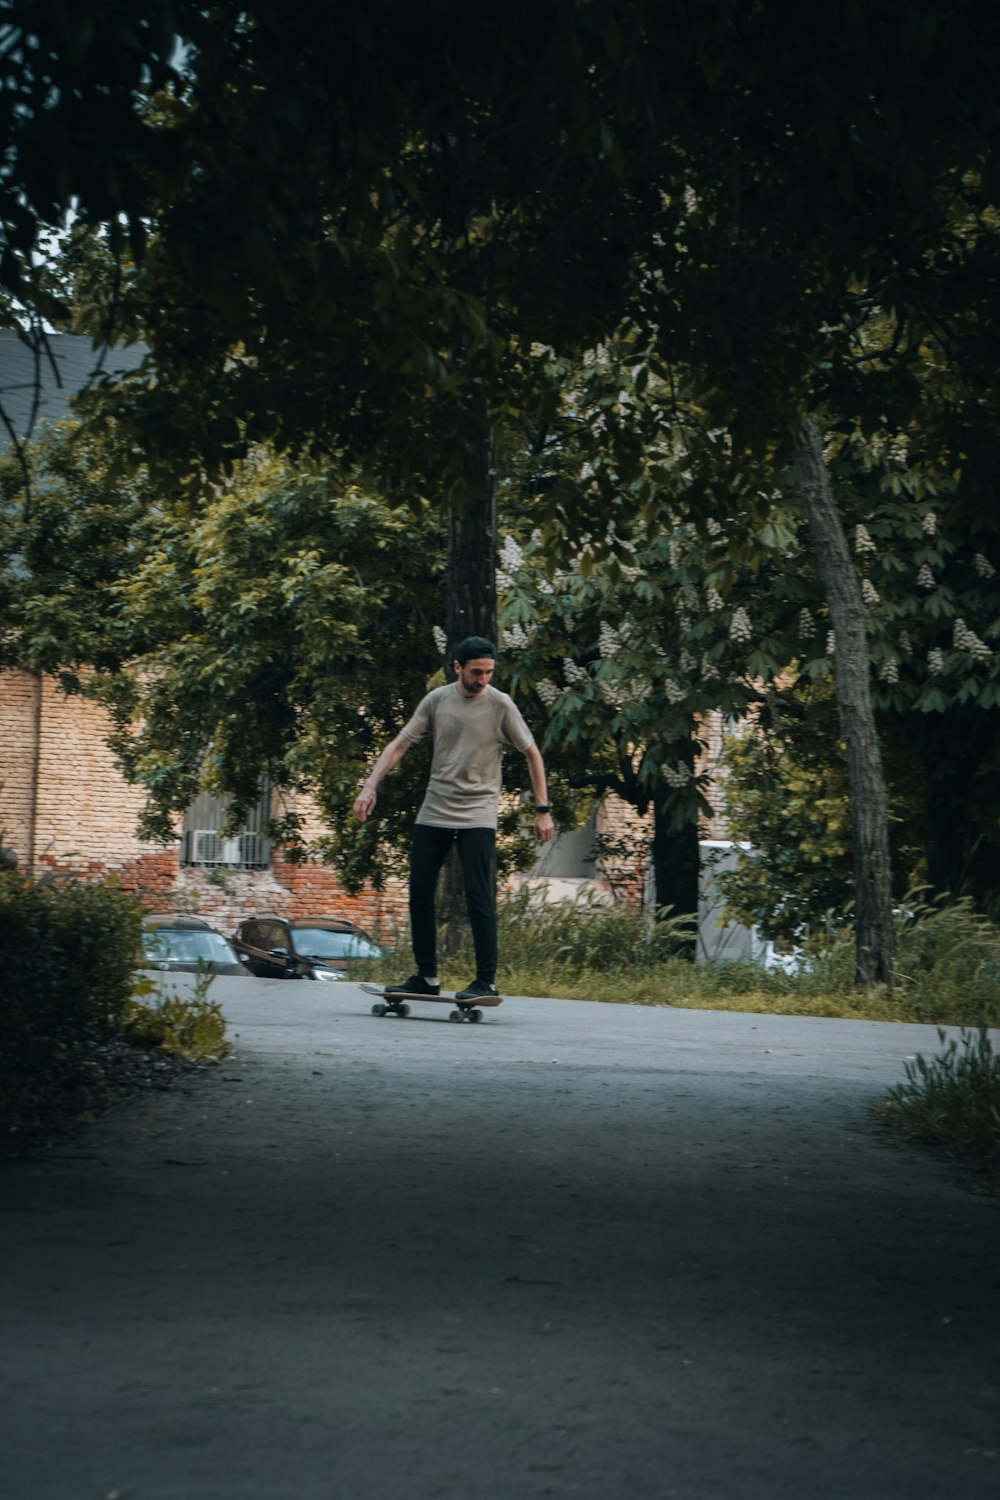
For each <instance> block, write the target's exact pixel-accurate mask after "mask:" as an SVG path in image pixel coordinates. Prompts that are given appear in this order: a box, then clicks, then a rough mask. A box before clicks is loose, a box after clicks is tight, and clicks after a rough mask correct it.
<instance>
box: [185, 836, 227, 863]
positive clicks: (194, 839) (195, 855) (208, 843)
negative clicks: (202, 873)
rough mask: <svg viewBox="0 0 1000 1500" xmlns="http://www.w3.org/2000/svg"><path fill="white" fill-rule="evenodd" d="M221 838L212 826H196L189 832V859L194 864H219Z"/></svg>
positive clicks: (221, 861)
mask: <svg viewBox="0 0 1000 1500" xmlns="http://www.w3.org/2000/svg"><path fill="white" fill-rule="evenodd" d="M222 848H223V840H222V839H221V838H220V837H219V835H218V833H217V831H216V830H215V829H214V828H196V829H195V830H194V832H193V833H192V834H191V859H192V861H193V862H194V864H196V865H221V864H222V863H224V860H223V853H222Z"/></svg>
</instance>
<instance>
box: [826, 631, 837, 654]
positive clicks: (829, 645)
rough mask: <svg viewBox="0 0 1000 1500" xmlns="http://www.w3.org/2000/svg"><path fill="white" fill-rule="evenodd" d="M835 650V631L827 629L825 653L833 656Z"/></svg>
mask: <svg viewBox="0 0 1000 1500" xmlns="http://www.w3.org/2000/svg"><path fill="white" fill-rule="evenodd" d="M836 650H837V632H836V631H835V630H828V631H827V632H826V654H827V656H834V655H835V654H836Z"/></svg>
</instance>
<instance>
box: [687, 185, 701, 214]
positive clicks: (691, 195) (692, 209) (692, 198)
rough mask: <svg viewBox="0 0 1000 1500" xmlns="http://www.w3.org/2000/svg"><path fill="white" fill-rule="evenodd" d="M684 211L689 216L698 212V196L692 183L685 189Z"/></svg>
mask: <svg viewBox="0 0 1000 1500" xmlns="http://www.w3.org/2000/svg"><path fill="white" fill-rule="evenodd" d="M684 209H685V212H686V213H688V214H693V213H697V212H698V194H697V193H696V192H695V190H694V188H693V187H692V186H691V184H690V183H688V184H687V186H686V187H685V189H684Z"/></svg>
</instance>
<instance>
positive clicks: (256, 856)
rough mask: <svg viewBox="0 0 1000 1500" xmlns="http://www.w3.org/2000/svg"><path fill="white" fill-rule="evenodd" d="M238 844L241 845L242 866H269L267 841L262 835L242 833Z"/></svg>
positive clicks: (240, 859) (240, 861) (240, 858)
mask: <svg viewBox="0 0 1000 1500" xmlns="http://www.w3.org/2000/svg"><path fill="white" fill-rule="evenodd" d="M236 842H237V843H238V844H239V855H240V857H239V863H240V864H241V865H266V864H267V848H266V840H265V838H264V835H263V834H262V833H241V834H240V836H239V838H238V839H237V841H236Z"/></svg>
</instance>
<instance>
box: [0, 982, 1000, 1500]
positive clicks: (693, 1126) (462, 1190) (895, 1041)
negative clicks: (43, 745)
mask: <svg viewBox="0 0 1000 1500" xmlns="http://www.w3.org/2000/svg"><path fill="white" fill-rule="evenodd" d="M215 993H216V994H219V995H221V997H222V998H223V1000H224V1003H225V1005H226V1008H227V1010H228V1012H229V1014H230V1016H231V1018H232V1022H233V1030H234V1032H235V1034H236V1045H237V1052H236V1055H235V1057H234V1058H233V1059H231V1060H230V1061H228V1062H227V1063H226V1064H225V1065H224V1066H223V1067H222V1068H221V1069H220V1070H219V1071H218V1072H216V1073H214V1074H213V1075H212V1076H210V1077H209V1078H207V1079H197V1080H195V1081H194V1082H193V1083H192V1084H191V1085H190V1086H189V1087H187V1088H186V1089H185V1090H184V1091H183V1092H174V1093H170V1094H163V1095H156V1096H153V1097H151V1098H149V1099H147V1100H143V1101H142V1102H141V1103H139V1104H138V1105H135V1106H133V1107H130V1108H129V1109H128V1110H126V1111H124V1112H122V1113H120V1114H118V1115H116V1116H115V1117H113V1118H110V1119H107V1120H104V1121H102V1122H100V1123H98V1124H97V1125H96V1126H94V1127H92V1128H91V1129H90V1130H89V1131H88V1132H87V1134H86V1135H85V1136H84V1137H81V1138H79V1139H78V1140H77V1141H75V1142H74V1143H72V1144H71V1145H67V1146H64V1147H61V1148H59V1149H57V1150H55V1151H54V1152H52V1153H50V1154H49V1155H47V1156H46V1157H45V1158H44V1159H39V1160H35V1161H23V1162H19V1163H15V1164H13V1165H8V1166H7V1167H5V1168H3V1169H2V1172H0V1186H2V1188H3V1206H2V1212H0V1266H2V1274H3V1283H4V1286H5V1288H6V1291H5V1294H4V1297H3V1302H2V1308H0V1321H2V1325H3V1326H2V1327H0V1348H2V1354H0V1360H2V1366H3V1383H2V1388H0V1428H3V1429H6V1430H5V1431H4V1432H3V1433H2V1435H0V1452H2V1460H0V1469H2V1473H3V1480H4V1491H5V1494H7V1495H9V1496H10V1497H11V1500H106V1497H109V1496H114V1497H121V1500H376V1497H378V1500H438V1497H441V1500H472V1497H474V1500H520V1497H536V1496H537V1497H544V1496H555V1497H569V1496H574V1497H586V1500H618V1497H635V1500H667V1497H678V1500H730V1497H732V1500H750V1497H753V1500H757V1497H759V1500H781V1497H786V1496H787V1497H789V1500H792V1497H794V1500H827V1497H829V1500H843V1497H844V1496H847V1495H850V1496H852V1497H854V1500H869V1497H871V1500H875V1497H876V1496H877V1497H879V1500H886V1497H889V1500H897V1497H898V1500H965V1497H969V1500H971V1497H977V1500H978V1497H980V1496H981V1497H986V1496H989V1497H990V1500H995V1496H996V1495H997V1493H998V1492H1000V1402H998V1395H1000V1363H998V1350H1000V1337H998V1335H1000V1317H998V1312H1000V1258H998V1256H997V1231H998V1225H1000V1205H998V1203H997V1202H996V1201H995V1200H990V1199H985V1198H981V1197H976V1196H974V1195H972V1194H970V1193H969V1192H967V1191H966V1190H964V1189H963V1187H962V1186H961V1185H960V1184H959V1182H958V1181H957V1179H956V1177H955V1174H954V1173H953V1171H952V1169H951V1167H950V1166H949V1164H948V1163H946V1162H939V1161H935V1160H928V1159H927V1158H926V1157H924V1156H923V1155H921V1154H918V1153H917V1152H915V1151H913V1150H911V1149H910V1148H909V1147H898V1146H895V1145H893V1144H891V1143H890V1142H889V1141H888V1140H887V1138H886V1137H885V1136H884V1135H882V1134H881V1133H880V1131H879V1130H878V1129H877V1127H875V1126H873V1125H872V1124H871V1123H870V1120H869V1116H868V1113H867V1105H868V1103H869V1101H870V1100H871V1099H872V1098H873V1097H876V1096H878V1095H879V1094H881V1093H882V1091H883V1090H884V1088H885V1087H886V1086H887V1085H888V1084H889V1083H891V1082H893V1081H895V1080H897V1079H899V1078H900V1077H901V1075H902V1065H903V1059H904V1057H906V1056H907V1055H909V1054H912V1053H913V1052H914V1051H915V1050H917V1049H923V1050H925V1051H933V1050H935V1046H936V1037H935V1033H934V1032H933V1030H932V1029H929V1028H917V1027H892V1026H883V1025H875V1024H868V1023H856V1022H847V1021H822V1020H789V1019H780V1018H777V1017H762V1016H743V1015H725V1014H719V1013H708V1012H694V1011H671V1010H652V1009H648V1010H647V1009H643V1008H640V1007H617V1006H606V1005H587V1004H577V1003H571V1002H566V1001H548V1000H509V1001H508V1002H507V1003H506V1004H505V1005H504V1006H503V1007H502V1008H501V1009H500V1010H499V1011H496V1012H493V1014H492V1015H491V1016H489V1018H488V1020H487V1021H486V1022H484V1024H483V1025H481V1026H477V1027H474V1026H469V1025H462V1026H456V1025H452V1024H450V1023H449V1022H448V1021H447V1019H446V1015H447V1012H446V1010H444V1008H438V1007H431V1006H426V1007H424V1008H423V1010H422V1011H421V1012H420V1014H418V1015H415V1016H413V1017H411V1018H410V1019H409V1020H407V1021H400V1020H393V1019H385V1020H376V1019H374V1018H373V1017H371V1016H370V1015H369V1014H368V1011H367V1005H368V1002H367V1001H366V1000H365V998H364V997H363V996H362V995H361V994H360V992H359V991H358V990H357V989H356V988H354V987H352V986H346V985H345V986H336V987H333V986H330V987H327V986H325V985H317V984H296V985H290V984H280V983H268V982H264V981H249V980H242V979H234V980H220V981H219V983H218V985H217V988H216V991H215Z"/></svg>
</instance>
